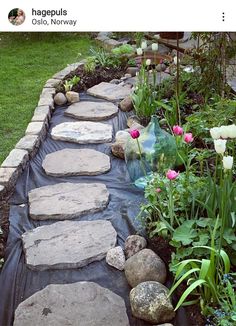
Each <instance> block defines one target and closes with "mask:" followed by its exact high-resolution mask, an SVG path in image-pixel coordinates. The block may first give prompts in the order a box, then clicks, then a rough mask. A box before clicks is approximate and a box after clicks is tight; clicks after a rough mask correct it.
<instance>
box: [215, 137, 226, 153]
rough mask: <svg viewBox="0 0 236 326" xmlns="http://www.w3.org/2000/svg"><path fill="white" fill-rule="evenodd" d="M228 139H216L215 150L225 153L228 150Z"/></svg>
mask: <svg viewBox="0 0 236 326" xmlns="http://www.w3.org/2000/svg"><path fill="white" fill-rule="evenodd" d="M226 143H227V140H226V139H215V140H214V146H215V151H216V153H218V154H224V152H225V150H226Z"/></svg>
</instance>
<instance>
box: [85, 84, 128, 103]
mask: <svg viewBox="0 0 236 326" xmlns="http://www.w3.org/2000/svg"><path fill="white" fill-rule="evenodd" d="M87 93H88V94H89V95H92V96H95V97H99V98H103V99H105V100H108V101H119V100H123V98H125V97H126V96H128V95H130V94H131V89H129V88H127V87H122V86H120V85H115V84H110V83H106V82H102V83H100V84H98V85H95V86H93V87H91V88H89V89H88V90H87Z"/></svg>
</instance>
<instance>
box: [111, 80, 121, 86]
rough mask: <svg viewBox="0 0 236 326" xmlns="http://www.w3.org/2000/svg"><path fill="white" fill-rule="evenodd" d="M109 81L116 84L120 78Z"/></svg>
mask: <svg viewBox="0 0 236 326" xmlns="http://www.w3.org/2000/svg"><path fill="white" fill-rule="evenodd" d="M109 83H110V84H116V85H118V84H119V83H120V79H112V80H111V81H110V82H109Z"/></svg>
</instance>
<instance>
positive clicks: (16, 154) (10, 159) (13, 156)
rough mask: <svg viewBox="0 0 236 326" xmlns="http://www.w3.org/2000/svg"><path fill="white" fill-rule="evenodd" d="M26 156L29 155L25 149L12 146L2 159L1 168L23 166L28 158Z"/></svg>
mask: <svg viewBox="0 0 236 326" xmlns="http://www.w3.org/2000/svg"><path fill="white" fill-rule="evenodd" d="M28 157H29V155H28V152H27V151H25V150H24V149H17V148H14V149H13V150H12V151H11V152H10V154H9V155H8V156H7V158H6V159H5V160H4V161H3V163H2V165H1V166H2V167H3V168H16V167H22V168H24V167H25V165H26V162H27V160H28Z"/></svg>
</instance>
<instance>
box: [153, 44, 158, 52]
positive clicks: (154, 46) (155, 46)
mask: <svg viewBox="0 0 236 326" xmlns="http://www.w3.org/2000/svg"><path fill="white" fill-rule="evenodd" d="M157 50H158V43H152V51H157Z"/></svg>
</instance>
